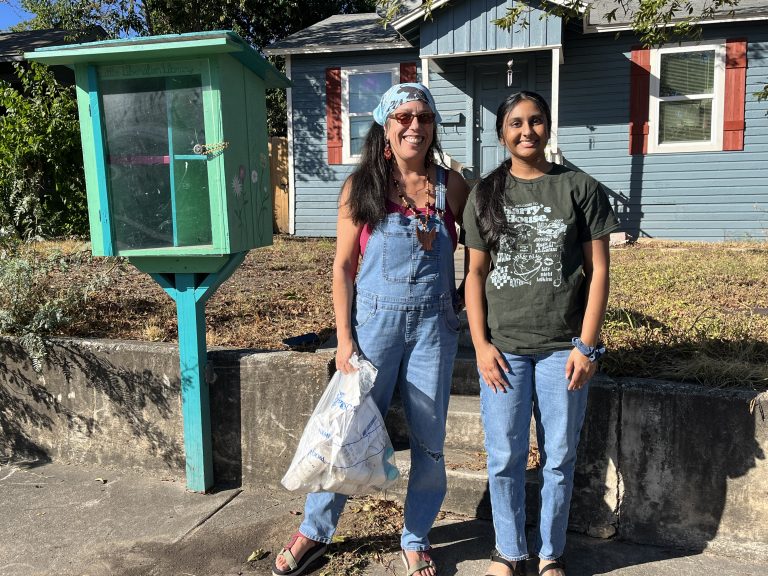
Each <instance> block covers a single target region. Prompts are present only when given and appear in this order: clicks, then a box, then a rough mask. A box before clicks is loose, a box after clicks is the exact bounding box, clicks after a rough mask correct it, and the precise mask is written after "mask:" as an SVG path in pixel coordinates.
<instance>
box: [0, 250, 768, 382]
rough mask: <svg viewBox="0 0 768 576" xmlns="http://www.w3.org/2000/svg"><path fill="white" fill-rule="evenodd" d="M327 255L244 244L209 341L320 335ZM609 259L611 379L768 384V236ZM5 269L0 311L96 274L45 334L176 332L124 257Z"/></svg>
mask: <svg viewBox="0 0 768 576" xmlns="http://www.w3.org/2000/svg"><path fill="white" fill-rule="evenodd" d="M57 253H60V254H63V255H64V256H60V257H57V258H54V260H55V262H56V263H57V264H56V266H50V265H49V266H48V268H47V269H46V270H42V269H41V270H42V271H41V272H40V274H38V276H39V277H37V278H35V279H34V280H24V281H22V282H19V283H17V284H18V285H17V286H16V287H15V288H13V287H12V286H10V285H9V282H8V273H7V270H8V268H7V264H8V263H9V262H10V261H12V260H13V258H14V257H15V256H23V257H24V258H26V259H27V260H28V261H36V260H41V261H42V260H44V259H45V257H46V255H51V254H57ZM333 253H334V241H333V240H332V239H300V238H292V237H285V236H275V239H274V245H273V246H271V247H269V248H263V249H258V250H253V251H251V253H250V254H249V255H248V257H247V258H246V260H245V262H244V263H243V265H242V266H241V267H240V268H239V269H238V270H237V271H236V272H235V273H234V274H233V275H232V277H231V278H230V279H229V280H227V281H226V282H225V283H224V284H223V285H222V286H221V287H220V288H219V290H218V291H217V292H216V294H214V296H213V297H212V298H211V300H210V301H209V303H208V306H207V314H206V318H207V323H208V332H207V342H208V346H209V347H213V346H227V347H237V348H255V349H269V350H285V349H288V346H287V345H286V344H284V343H283V340H284V339H286V338H290V337H296V336H301V335H303V334H307V333H314V334H317V335H318V336H319V340H320V341H322V340H325V339H327V338H328V337H329V336H330V335H331V334H332V333H333V330H334V319H333V306H332V301H331V289H330V287H331V265H332V262H333ZM33 255H34V256H36V258H33V257H32V256H33ZM49 257H50V256H49ZM50 261H51V260H49V262H50ZM612 264H613V265H612V289H611V297H610V301H609V310H608V315H607V319H606V323H605V328H604V331H603V335H604V339H605V341H606V344H607V346H608V348H609V349H610V354H609V355H607V356H606V357H605V360H604V363H603V367H604V370H606V371H607V372H608V373H610V374H612V375H617V376H619V375H627V376H638V377H653V378H664V379H673V380H680V381H692V382H699V383H702V384H707V385H711V386H734V385H737V386H749V387H752V388H755V389H760V390H764V389H766V388H768V243H759V242H741V243H707V244H705V243H683V242H663V241H656V240H642V241H640V242H638V243H635V244H632V245H629V246H627V247H624V248H619V249H614V250H613V251H612ZM62 266H63V268H62ZM2 267H6V273H5V278H6V279H5V280H4V281H3V282H2V283H0V315H1V314H2V312H3V309H4V308H7V307H8V306H9V302H10V301H11V300H13V299H16V300H18V299H19V298H20V295H19V291H24V290H26V289H28V287H27V285H30V284H34V285H35V289H34V290H33V291H32V292H31V293H30V295H29V296H28V299H29V300H30V303H29V306H31V307H34V306H40V305H42V303H43V302H44V301H45V300H46V299H47V300H50V299H52V298H55V297H57V296H59V295H61V294H62V293H64V292H66V291H67V290H70V291H71V290H72V289H73V288H77V287H82V286H87V285H89V284H90V283H94V282H97V281H98V282H102V283H103V284H107V286H106V287H105V288H100V289H99V290H97V291H95V292H93V293H91V294H89V295H88V297H87V298H86V299H85V300H82V299H80V300H78V301H77V304H76V306H72V307H71V308H70V309H69V310H66V311H65V312H66V314H65V315H66V317H67V318H68V322H65V323H59V324H58V325H57V326H56V327H55V329H53V330H52V332H53V333H55V334H57V335H67V336H76V337H89V338H114V339H130V340H149V341H166V342H171V341H174V340H175V339H176V309H175V304H174V303H173V301H172V300H171V299H170V298H169V297H168V296H167V295H166V294H165V292H163V290H162V289H160V287H159V286H158V285H157V284H156V283H155V282H154V281H153V280H152V279H151V278H149V277H148V276H147V275H145V274H143V273H141V272H139V271H137V270H136V269H135V268H133V267H132V266H131V265H130V264H128V263H127V262H125V261H123V260H120V259H105V258H95V259H94V258H91V257H89V256H88V245H87V244H84V243H76V242H64V243H56V244H52V243H47V244H36V245H32V247H31V248H30V247H28V246H26V247H20V248H18V250H17V251H7V250H6V252H4V254H3V264H2V265H1V266H0V272H2V271H3V268H2ZM33 268H34V266H33ZM2 277H3V275H1V274H0V279H2ZM105 279H106V281H105ZM33 300H36V301H39V302H37V304H35V302H33ZM0 320H2V317H0ZM2 326H3V324H2V322H0V332H2V331H5V332H6V333H11V334H13V333H14V331H13V325H12V323H11V324H9V323H8V322H6V329H5V330H3V329H2V328H1V327H2ZM8 326H10V328H8ZM17 335H18V333H17ZM305 348H306V349H312V345H311V344H310V345H309V346H306V347H305Z"/></svg>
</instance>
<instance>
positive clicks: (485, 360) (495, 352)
mask: <svg viewBox="0 0 768 576" xmlns="http://www.w3.org/2000/svg"><path fill="white" fill-rule="evenodd" d="M475 356H476V357H477V369H478V370H479V372H480V375H481V376H482V377H483V382H485V383H486V385H487V386H488V388H490V389H492V390H493V391H494V392H504V393H505V394H506V393H507V387H508V386H509V382H507V379H506V378H505V377H504V374H503V372H509V366H508V365H507V360H506V358H504V355H503V354H502V353H501V352H499V349H498V348H496V346H494V345H493V344H491V343H490V342H487V343H486V344H485V345H483V346H480V347H477V346H476V347H475Z"/></svg>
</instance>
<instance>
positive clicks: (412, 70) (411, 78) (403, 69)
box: [400, 62, 416, 82]
mask: <svg viewBox="0 0 768 576" xmlns="http://www.w3.org/2000/svg"><path fill="white" fill-rule="evenodd" d="M400 82H416V63H415V62H402V63H401V64H400Z"/></svg>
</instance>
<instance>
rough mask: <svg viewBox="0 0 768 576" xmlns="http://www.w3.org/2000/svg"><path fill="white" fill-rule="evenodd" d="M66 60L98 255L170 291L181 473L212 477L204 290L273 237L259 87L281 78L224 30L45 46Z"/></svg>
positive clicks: (46, 56)
mask: <svg viewBox="0 0 768 576" xmlns="http://www.w3.org/2000/svg"><path fill="white" fill-rule="evenodd" d="M25 57H26V58H27V59H28V60H35V61H38V62H41V63H43V64H63V65H67V66H70V67H72V68H73V69H74V71H75V80H76V84H77V106H78V112H79V115H80V132H81V135H82V143H83V160H84V165H85V177H86V188H87V193H88V219H89V223H90V232H91V249H92V251H93V254H94V256H124V257H127V258H128V260H129V261H130V262H131V263H132V264H134V265H135V266H136V267H137V268H139V269H140V270H142V271H144V272H147V273H148V274H150V275H151V276H152V277H153V278H154V279H155V280H156V281H157V282H158V283H159V284H160V286H162V288H163V289H164V290H165V291H166V292H167V293H168V295H169V296H170V297H171V298H173V299H174V300H175V301H176V309H177V315H178V324H179V361H180V368H181V372H180V374H181V393H182V412H183V418H184V450H185V456H186V480H187V487H188V488H189V489H190V490H193V491H196V492H205V491H207V490H209V489H210V488H211V487H212V486H213V483H214V482H213V464H212V455H211V426H210V410H209V399H208V397H209V393H208V383H207V382H206V380H205V363H206V346H205V303H206V302H207V300H208V298H210V296H211V295H212V294H213V293H214V291H215V290H216V288H217V287H218V286H219V285H220V284H221V283H222V282H223V281H224V280H226V279H227V278H228V277H229V276H230V275H231V274H232V272H233V271H234V270H235V269H236V268H237V266H239V265H240V263H241V262H242V261H243V259H244V258H245V255H246V253H247V252H248V250H250V249H251V248H257V247H260V246H267V245H269V244H271V243H272V194H271V188H270V183H269V157H268V145H267V139H268V130H267V111H266V92H265V91H266V89H267V88H286V87H288V86H289V85H290V82H289V81H288V79H287V78H286V77H285V76H283V75H282V74H281V73H280V72H278V71H277V69H275V68H274V67H273V66H272V65H271V64H270V63H269V62H268V61H267V60H265V59H264V58H263V57H262V56H261V55H260V54H259V53H258V52H257V51H256V50H254V49H253V48H252V47H251V46H250V45H248V44H247V43H246V42H245V41H244V40H243V39H242V38H240V37H239V36H238V35H237V34H235V33H234V32H230V31H218V32H200V33H193V34H181V35H171V36H149V37H139V38H129V39H117V40H107V41H102V42H89V43H86V44H73V45H67V46H60V47H59V46H53V47H48V48H41V49H38V50H35V51H34V52H30V53H27V54H25Z"/></svg>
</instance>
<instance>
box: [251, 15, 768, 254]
mask: <svg viewBox="0 0 768 576" xmlns="http://www.w3.org/2000/svg"><path fill="white" fill-rule="evenodd" d="M704 1H705V0H697V2H698V3H699V4H703V3H704ZM420 4H421V3H420V2H412V1H411V2H406V3H405V5H408V6H411V8H410V9H408V10H404V11H402V12H401V13H400V15H399V16H398V17H397V18H396V19H395V20H394V21H392V22H391V25H388V26H387V27H386V28H385V27H383V26H382V23H381V20H380V19H379V17H378V16H377V15H376V14H353V15H339V16H333V17H331V18H328V19H326V20H324V21H322V22H319V23H317V24H315V25H313V26H311V27H309V28H306V29H304V30H302V31H300V32H298V33H296V34H294V35H292V36H290V37H288V38H286V39H284V40H282V41H280V42H277V43H276V44H273V45H272V46H270V47H269V48H268V49H267V50H266V52H267V53H268V54H272V55H280V56H284V57H285V59H286V68H287V75H288V76H289V77H290V78H291V80H292V82H293V88H289V89H288V141H289V180H290V194H291V205H290V231H291V232H292V233H294V234H296V235H299V236H333V235H335V224H336V213H337V209H336V202H337V197H338V193H339V188H340V186H341V183H342V182H343V181H344V179H345V178H346V176H347V175H348V174H349V173H350V172H351V171H352V170H353V169H354V166H355V163H356V161H357V158H358V155H359V150H360V146H361V142H362V139H363V137H364V135H365V133H366V131H367V129H368V127H369V126H370V123H371V114H370V111H371V110H372V108H373V107H374V105H375V103H376V102H377V100H378V98H379V96H380V95H381V94H382V93H383V92H384V91H385V90H386V89H387V88H388V87H389V86H390V85H392V84H393V83H397V82H400V81H410V80H414V79H416V80H418V81H421V82H423V83H424V84H426V85H428V86H429V88H430V89H431V91H432V93H433V94H434V96H435V100H436V102H437V106H438V109H439V110H440V113H441V114H442V116H443V119H444V121H443V123H442V124H441V126H440V129H439V137H440V141H441V144H442V146H443V149H444V151H445V152H446V153H447V156H448V161H449V162H450V164H451V165H452V167H454V168H458V169H460V170H462V171H463V173H464V176H465V177H466V178H467V179H468V180H469V181H472V180H476V179H477V178H479V177H480V176H481V175H483V174H485V173H486V172H488V171H489V170H490V169H491V168H493V167H494V166H496V165H497V164H498V163H499V162H500V161H501V159H502V158H503V155H504V150H503V148H502V147H501V146H500V145H499V143H498V142H497V139H496V134H495V127H494V122H495V116H494V115H495V111H496V109H497V107H498V104H499V103H500V102H501V100H502V99H503V98H504V97H505V96H506V95H507V94H508V93H509V92H510V91H516V90H520V89H529V90H535V91H537V92H540V93H542V94H543V95H545V96H546V97H547V98H548V100H549V101H550V103H551V106H552V114H553V118H552V124H553V126H552V128H553V130H552V141H551V144H550V147H551V150H550V153H551V155H552V157H553V158H554V159H555V160H556V161H558V162H561V163H563V164H566V165H569V166H573V167H575V168H578V169H581V170H583V171H585V172H588V173H589V174H591V175H593V176H594V177H595V178H597V179H598V180H600V181H601V182H602V183H603V184H604V185H605V186H606V187H607V189H608V191H609V195H610V196H611V201H612V202H613V205H614V207H615V210H616V213H617V214H618V215H619V218H620V219H621V222H622V226H623V230H624V231H625V232H627V233H628V234H629V235H631V236H632V237H653V238H667V239H684V240H709V241H717V240H720V241H722V240H733V239H745V238H753V239H763V240H764V239H766V236H768V169H767V168H766V167H768V102H766V101H763V102H759V101H758V100H757V98H756V97H755V96H754V93H755V92H757V91H759V90H762V88H763V86H764V85H765V84H766V83H768V22H767V21H768V5H766V3H765V2H761V1H756V0H741V2H740V3H739V7H738V8H737V10H736V11H734V12H732V13H725V12H724V13H723V14H721V15H719V16H718V17H717V18H716V19H714V20H712V21H711V22H707V23H705V24H704V25H703V34H702V36H701V38H700V39H698V40H697V41H691V42H684V43H682V44H679V43H675V44H671V45H668V46H663V47H660V48H652V49H647V48H643V47H642V46H640V45H639V42H638V40H637V38H636V36H635V35H634V34H633V33H632V31H631V30H630V29H629V26H628V22H629V18H628V17H626V16H623V15H622V14H618V13H617V14H616V16H617V19H616V20H613V21H611V22H610V23H609V22H608V21H607V20H606V18H605V15H606V13H607V12H608V11H609V10H611V9H612V8H614V7H615V3H613V2H609V1H607V0H601V1H598V2H594V3H593V5H592V8H591V10H589V11H587V12H586V13H585V14H584V15H583V17H582V19H581V21H579V22H574V21H569V22H567V23H564V22H562V21H561V20H560V19H559V18H557V17H554V16H547V14H546V13H545V12H544V11H542V10H541V4H540V3H538V2H536V1H535V0H533V1H529V2H526V4H528V18H527V21H528V25H527V26H515V27H514V28H513V29H512V30H510V31H504V30H502V29H500V28H498V27H497V26H496V25H494V24H493V20H494V19H496V18H499V17H501V16H504V15H505V14H506V9H507V7H511V6H513V5H514V4H515V2H514V0H471V1H470V0H453V1H452V2H448V1H444V0H443V1H440V0H436V1H435V2H433V10H432V18H431V19H425V14H424V8H423V7H421V6H420Z"/></svg>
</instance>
